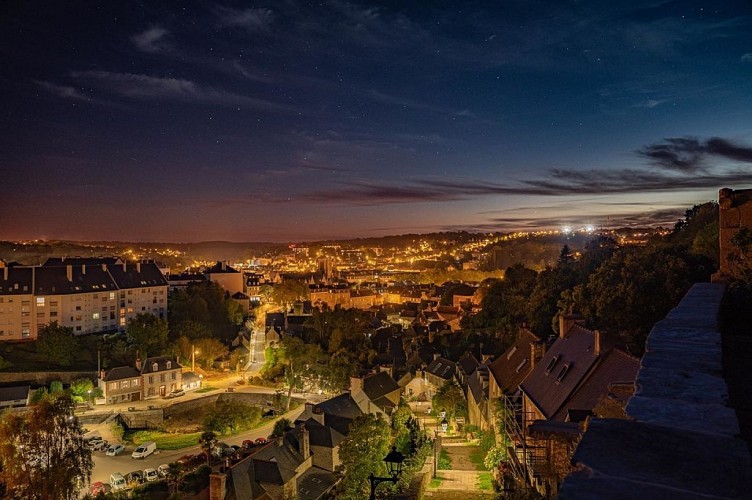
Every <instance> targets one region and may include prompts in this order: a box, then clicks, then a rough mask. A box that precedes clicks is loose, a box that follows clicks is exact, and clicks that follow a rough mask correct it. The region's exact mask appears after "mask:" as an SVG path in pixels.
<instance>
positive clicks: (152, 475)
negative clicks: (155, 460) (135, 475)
mask: <svg viewBox="0 0 752 500" xmlns="http://www.w3.org/2000/svg"><path fill="white" fill-rule="evenodd" d="M144 479H145V480H146V481H148V482H152V481H159V474H158V473H157V469H144Z"/></svg>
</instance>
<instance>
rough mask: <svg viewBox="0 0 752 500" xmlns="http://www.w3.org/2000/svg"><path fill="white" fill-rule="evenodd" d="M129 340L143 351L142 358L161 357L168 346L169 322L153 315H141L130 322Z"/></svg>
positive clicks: (128, 326) (127, 328)
mask: <svg viewBox="0 0 752 500" xmlns="http://www.w3.org/2000/svg"><path fill="white" fill-rule="evenodd" d="M126 332H127V334H128V339H129V340H130V341H131V342H132V343H134V344H136V345H137V346H138V347H139V350H140V351H141V358H142V359H146V358H147V357H149V356H155V355H160V354H162V353H163V352H164V349H165V347H166V346H167V333H168V329H167V321H165V320H163V319H160V318H157V317H156V316H154V315H153V314H149V313H139V314H137V315H136V317H135V318H131V319H129V320H128V325H127V326H126Z"/></svg>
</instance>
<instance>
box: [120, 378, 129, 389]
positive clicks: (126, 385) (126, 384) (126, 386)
mask: <svg viewBox="0 0 752 500" xmlns="http://www.w3.org/2000/svg"><path fill="white" fill-rule="evenodd" d="M129 386H130V383H129V382H128V381H127V380H123V381H122V382H120V387H121V388H123V389H127V388H128V387H129Z"/></svg>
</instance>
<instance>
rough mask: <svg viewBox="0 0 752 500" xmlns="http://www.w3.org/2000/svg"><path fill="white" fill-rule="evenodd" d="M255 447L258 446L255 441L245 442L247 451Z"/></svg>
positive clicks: (247, 440)
mask: <svg viewBox="0 0 752 500" xmlns="http://www.w3.org/2000/svg"><path fill="white" fill-rule="evenodd" d="M254 446H256V443H254V442H253V439H245V440H244V441H243V448H245V449H246V450H250V449H251V448H253V447H254Z"/></svg>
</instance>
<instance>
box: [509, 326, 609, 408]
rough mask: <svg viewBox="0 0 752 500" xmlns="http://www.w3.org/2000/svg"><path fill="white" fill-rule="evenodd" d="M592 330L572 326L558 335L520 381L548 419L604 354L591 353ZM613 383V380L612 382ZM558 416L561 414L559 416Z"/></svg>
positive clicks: (592, 347) (592, 349) (522, 387)
mask: <svg viewBox="0 0 752 500" xmlns="http://www.w3.org/2000/svg"><path fill="white" fill-rule="evenodd" d="M594 344H595V333H594V332H592V331H590V330H587V329H586V328H584V327H582V326H580V325H577V324H576V325H574V326H572V327H571V328H570V329H569V332H568V333H567V334H566V336H565V337H564V338H561V337H559V338H558V339H556V341H555V342H554V343H553V345H551V347H550V348H549V350H548V352H546V354H545V356H543V358H542V359H541V360H540V361H539V362H538V363H536V365H535V368H533V370H532V372H531V373H530V375H528V377H527V378H526V379H525V380H524V381H523V382H522V384H521V385H520V388H521V389H522V391H523V392H524V393H525V394H526V395H527V397H528V398H530V400H531V401H532V402H533V403H534V404H535V405H536V406H537V407H538V409H539V410H540V411H541V413H543V416H544V417H545V418H546V419H547V420H550V419H552V418H553V417H554V416H555V415H556V414H557V412H559V410H561V408H562V407H563V406H564V404H565V403H566V402H567V400H568V399H569V398H571V397H572V395H573V394H574V392H575V390H576V389H577V388H578V387H579V386H580V384H581V383H582V382H583V381H584V380H585V378H586V377H587V376H588V375H589V374H590V372H591V370H592V369H593V368H594V366H595V364H596V363H597V362H599V360H601V359H602V358H603V356H604V353H601V355H600V356H596V355H595V354H594ZM612 382H613V381H612ZM559 417H560V418H562V419H563V417H561V414H560V415H559Z"/></svg>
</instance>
